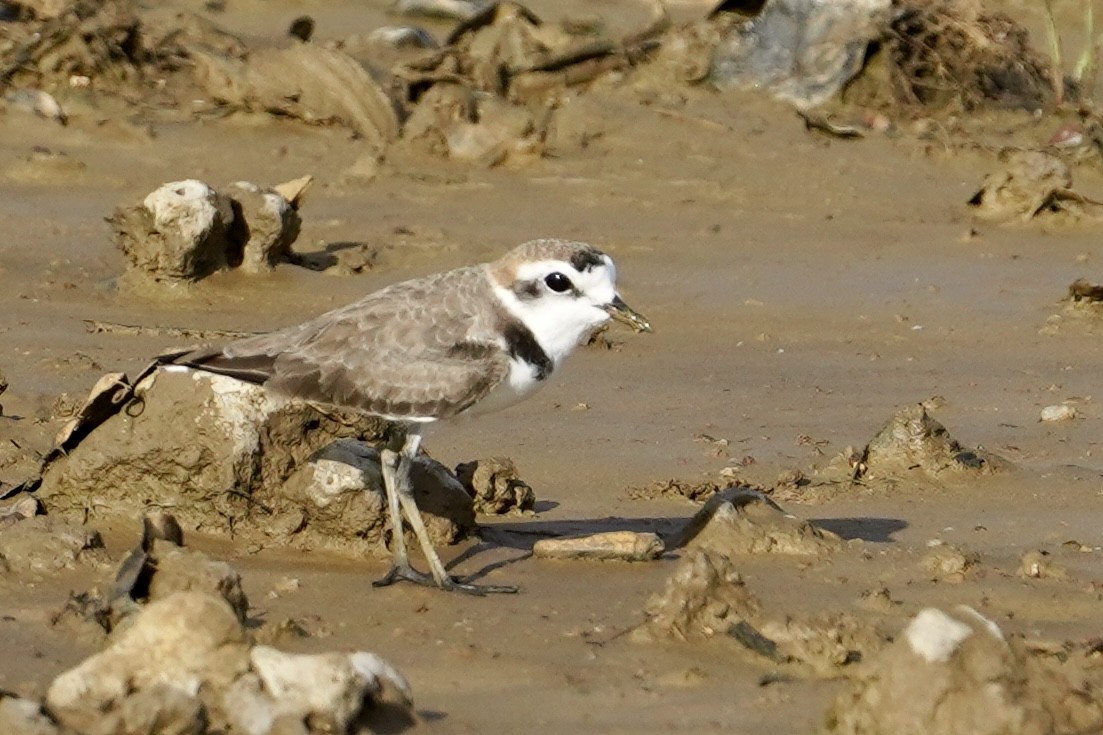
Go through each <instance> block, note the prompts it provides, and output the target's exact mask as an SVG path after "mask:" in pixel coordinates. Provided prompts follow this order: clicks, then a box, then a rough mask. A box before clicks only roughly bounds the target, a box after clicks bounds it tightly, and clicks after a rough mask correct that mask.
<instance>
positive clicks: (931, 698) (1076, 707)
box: [826, 607, 1103, 735]
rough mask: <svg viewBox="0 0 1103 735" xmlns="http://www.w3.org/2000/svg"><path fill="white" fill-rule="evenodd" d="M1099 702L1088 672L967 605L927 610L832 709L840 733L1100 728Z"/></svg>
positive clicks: (1102, 708)
mask: <svg viewBox="0 0 1103 735" xmlns="http://www.w3.org/2000/svg"><path fill="white" fill-rule="evenodd" d="M1101 726H1103V705H1101V704H1100V702H1099V699H1098V692H1095V691H1093V687H1092V684H1091V681H1090V680H1089V679H1086V678H1085V677H1084V676H1083V672H1082V671H1081V672H1076V671H1075V670H1072V671H1063V670H1062V669H1061V668H1058V665H1057V664H1055V663H1054V662H1051V661H1047V660H1046V659H1043V658H1040V657H1036V656H1032V655H1031V654H1030V653H1029V652H1027V651H1026V650H1025V649H1024V647H1023V646H1021V645H1019V644H1018V643H1017V642H1016V641H1014V640H1008V639H1007V638H1005V636H1004V635H1003V633H1002V632H1001V631H1000V629H999V628H998V627H996V625H995V623H993V622H992V621H990V620H987V619H985V618H983V617H982V616H981V615H979V614H978V613H977V612H976V611H974V610H972V609H971V608H968V607H959V608H957V609H956V610H954V611H953V612H952V613H946V612H943V611H941V610H938V609H935V608H927V609H925V610H923V611H921V612H920V613H919V614H918V615H916V616H915V618H913V619H912V621H911V622H910V623H909V624H908V626H907V628H905V630H904V632H903V635H901V636H899V637H898V638H897V639H896V641H895V642H894V643H893V644H892V645H891V646H890V647H888V648H887V649H886V650H884V651H883V652H881V654H880V655H879V656H878V657H877V658H876V660H874V661H872V662H871V663H870V664H869V665H868V666H866V667H863V669H862V670H860V671H859V672H858V675H857V676H856V677H855V679H854V680H853V683H852V684H851V685H850V687H849V689H848V690H847V691H846V692H844V693H843V694H842V695H840V696H839V698H838V699H837V700H836V701H835V703H834V705H833V706H832V707H831V709H830V711H829V712H828V715H827V723H826V730H827V731H828V732H830V733H838V734H839V735H890V734H891V735H899V734H900V733H928V734H929V735H959V734H960V733H971V734H973V735H997V733H998V734H999V735H1027V734H1028V733H1086V732H1097V731H1098V730H1099V728H1100V727H1101Z"/></svg>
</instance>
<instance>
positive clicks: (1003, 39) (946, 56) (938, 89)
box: [844, 0, 1053, 111]
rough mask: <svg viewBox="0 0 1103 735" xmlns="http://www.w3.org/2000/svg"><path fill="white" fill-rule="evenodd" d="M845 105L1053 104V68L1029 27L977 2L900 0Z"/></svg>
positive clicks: (966, 107)
mask: <svg viewBox="0 0 1103 735" xmlns="http://www.w3.org/2000/svg"><path fill="white" fill-rule="evenodd" d="M893 7H894V12H893V17H892V20H891V22H890V23H889V24H888V25H887V27H886V28H885V29H884V35H883V36H882V38H881V39H880V48H879V51H878V52H877V53H876V54H875V55H873V56H872V57H871V59H870V60H869V61H868V62H867V65H866V68H865V70H864V71H863V73H862V74H861V75H860V76H859V77H858V78H857V79H856V80H855V82H854V83H852V84H851V85H850V87H849V88H848V89H847V90H846V92H845V94H844V98H845V99H846V100H847V101H850V102H855V103H859V104H870V105H874V106H877V105H891V106H900V107H905V108H909V107H910V108H917V107H918V108H926V109H935V110H942V109H953V110H956V109H964V110H966V111H970V110H976V109H979V108H1016V109H1027V110H1035V109H1037V108H1039V107H1045V106H1047V105H1049V104H1050V103H1051V102H1052V96H1053V95H1052V88H1051V85H1050V72H1049V65H1048V64H1047V62H1046V61H1045V60H1044V59H1043V57H1042V56H1041V55H1040V54H1038V53H1037V52H1036V51H1035V50H1034V48H1033V47H1032V46H1031V45H1030V40H1029V34H1028V32H1027V29H1026V28H1025V27H1024V26H1022V25H1021V24H1019V23H1018V22H1017V21H1015V20H1014V19H1013V18H1011V17H1009V16H1007V15H1004V14H1002V13H998V12H991V11H989V10H987V9H986V8H985V7H984V6H983V5H982V3H980V2H977V1H976V0H899V1H898V2H895V3H893Z"/></svg>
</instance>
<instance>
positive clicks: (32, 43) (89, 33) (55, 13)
mask: <svg viewBox="0 0 1103 735" xmlns="http://www.w3.org/2000/svg"><path fill="white" fill-rule="evenodd" d="M15 5H16V6H17V8H18V9H19V10H20V11H21V12H19V13H18V14H17V17H16V18H15V19H14V20H13V21H9V22H5V23H4V34H3V35H2V36H0V84H4V85H8V84H10V85H12V86H15V87H22V86H31V85H35V86H46V85H49V84H50V83H51V82H61V81H63V80H66V81H67V80H68V79H69V78H70V77H71V76H74V75H81V76H98V77H105V78H108V79H112V78H114V79H115V80H116V81H122V80H126V79H128V78H132V77H136V76H138V65H140V64H141V63H143V62H144V61H145V60H146V59H147V56H146V52H145V49H144V48H143V47H142V45H141V43H140V42H139V40H138V37H139V28H140V23H139V20H138V16H137V15H136V14H135V12H134V10H133V7H132V4H131V3H130V2H129V1H128V0H77V2H71V3H59V2H44V1H41V0H36V1H35V2H19V3H15Z"/></svg>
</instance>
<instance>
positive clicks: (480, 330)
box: [171, 239, 651, 594]
mask: <svg viewBox="0 0 1103 735" xmlns="http://www.w3.org/2000/svg"><path fill="white" fill-rule="evenodd" d="M616 275H617V271H616V266H615V265H614V264H613V260H612V258H610V257H609V256H608V255H606V254H605V253H603V252H601V251H600V250H598V249H596V248H594V247H592V246H590V245H587V244H585V243H581V242H569V241H565V240H552V239H546V240H533V241H531V242H527V243H525V244H523V245H519V246H517V247H516V248H514V249H513V250H511V251H509V252H508V253H506V254H505V255H504V256H502V257H501V258H499V259H498V260H495V261H492V262H489V263H483V264H480V265H474V266H467V267H464V268H458V269H456V270H452V271H448V272H445V273H438V274H436V275H430V276H425V277H423V278H416V279H413V280H410V281H404V282H402V283H397V284H394V285H392V286H388V287H386V288H384V289H382V290H380V291H376V292H374V293H372V294H369V295H368V296H366V297H364V298H362V299H360V300H359V301H356V302H354V303H351V304H349V305H347V306H343V307H340V308H338V309H335V310H333V311H330V312H327V313H325V314H322V315H321V316H319V317H316V318H314V319H311V320H310V321H307V322H305V323H303V324H300V325H298V326H293V327H289V328H286V329H281V330H279V331H277V332H272V333H269V334H262V335H258V336H255V337H247V338H244V339H240V340H237V341H234V342H230V343H228V344H225V345H223V346H221V347H213V348H205V349H200V350H197V351H194V352H189V353H186V354H183V355H178V356H174V357H173V358H172V359H171V363H172V364H174V365H182V366H187V367H191V368H195V369H198V370H204V371H208V372H213V373H219V374H221V375H227V376H230V377H233V378H237V379H239V380H244V381H247V382H250V383H256V384H260V385H263V386H265V387H266V388H267V389H270V390H272V391H274V392H275V393H277V394H281V395H283V396H286V397H290V398H293V399H298V400H302V401H306V402H310V403H315V404H322V405H330V406H337V407H341V408H347V409H353V410H358V411H362V412H364V413H367V414H372V415H375V416H381V417H383V418H385V419H388V420H390V421H392V422H396V423H398V424H400V425H402V426H403V427H404V428H405V431H404V432H403V433H404V436H403V438H402V440H401V446H400V447H399V446H398V445H395V446H394V447H387V448H385V449H383V450H382V451H381V452H380V460H381V464H382V474H383V484H384V489H385V491H386V494H387V507H388V512H389V515H390V520H391V528H392V529H393V533H392V556H393V558H392V566H391V569H390V571H389V572H388V573H387V575H386V576H385V577H383V578H382V579H380V580H378V581H377V582H375V583H374V584H375V585H376V586H385V585H389V584H392V583H394V582H397V581H399V580H408V581H411V582H416V583H417V584H421V585H426V586H436V587H439V588H441V589H444V590H454V591H460V592H468V593H472V594H484V593H486V592H516V588H515V587H505V586H496V585H495V586H491V585H485V586H478V585H473V584H467V583H463V582H460V581H459V580H457V579H455V578H453V577H452V576H451V575H449V574H448V572H447V571H446V570H445V568H444V565H443V564H442V563H441V560H440V557H439V556H438V555H437V553H436V550H435V549H434V548H433V545H432V542H431V541H430V539H429V534H428V532H427V531H426V529H425V524H424V522H423V521H422V518H421V513H420V511H419V510H418V507H417V503H416V502H415V500H414V496H413V493H412V488H411V483H410V466H411V463H412V462H413V459H414V456H415V455H416V454H417V452H418V449H419V447H420V445H421V438H422V429H423V428H424V427H425V426H427V425H429V424H431V423H433V422H436V421H443V420H447V419H451V418H453V417H456V416H459V415H461V414H467V413H476V412H484V411H488V410H494V409H498V408H502V407H504V406H506V405H509V404H511V403H514V402H516V401H517V400H520V399H521V398H524V397H525V396H526V395H528V394H530V393H531V392H532V391H533V390H534V389H536V388H538V387H539V386H541V385H543V384H544V383H545V382H546V381H547V380H548V378H549V377H551V375H552V374H553V373H554V372H555V370H556V369H557V368H558V367H559V366H560V365H561V364H562V363H563V361H564V360H565V359H566V357H567V355H569V354H570V353H571V351H572V350H573V349H574V348H575V347H576V346H578V345H579V344H580V343H581V342H582V341H583V340H584V339H585V338H586V337H588V336H589V335H590V334H591V333H592V332H593V330H594V329H595V328H596V327H598V326H599V325H601V324H603V323H604V322H606V321H607V320H609V319H615V320H617V321H620V322H623V323H625V324H627V325H629V326H631V327H632V328H634V329H635V330H637V331H640V332H649V331H651V325H650V324H649V323H648V321H647V319H645V318H644V317H643V316H642V315H641V314H639V313H638V312H636V311H633V310H632V309H631V308H629V306H628V305H627V304H626V303H624V301H623V300H622V299H621V298H620V295H619V294H618V293H617V289H616ZM403 512H405V515H406V520H407V522H408V523H409V525H410V528H411V529H412V530H413V532H414V535H415V536H416V537H417V539H418V542H419V544H420V545H421V550H422V552H423V553H424V555H425V558H426V561H427V562H428V565H429V574H425V573H423V572H420V571H417V570H416V569H414V568H413V566H411V564H410V560H409V557H408V555H407V551H406V542H405V539H404V537H403V532H402V528H403V525H402V513H403Z"/></svg>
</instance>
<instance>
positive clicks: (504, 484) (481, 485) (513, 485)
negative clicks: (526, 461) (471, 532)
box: [456, 457, 536, 515]
mask: <svg viewBox="0 0 1103 735" xmlns="http://www.w3.org/2000/svg"><path fill="white" fill-rule="evenodd" d="M456 479H458V480H459V481H460V483H462V484H463V487H464V489H465V490H467V492H468V493H470V494H471V496H472V497H473V498H474V499H475V512H476V513H483V514H486V515H502V514H504V513H515V514H518V515H520V514H523V513H531V512H532V509H533V506H534V505H535V504H536V493H534V492H533V491H532V488H531V487H530V486H529V485H528V483H526V482H525V481H524V480H522V479H521V476H520V474H519V473H518V472H517V465H515V464H514V463H513V460H511V459H509V458H508V457H491V458H489V459H478V460H475V461H474V462H464V463H463V464H460V465H457V466H456Z"/></svg>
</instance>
